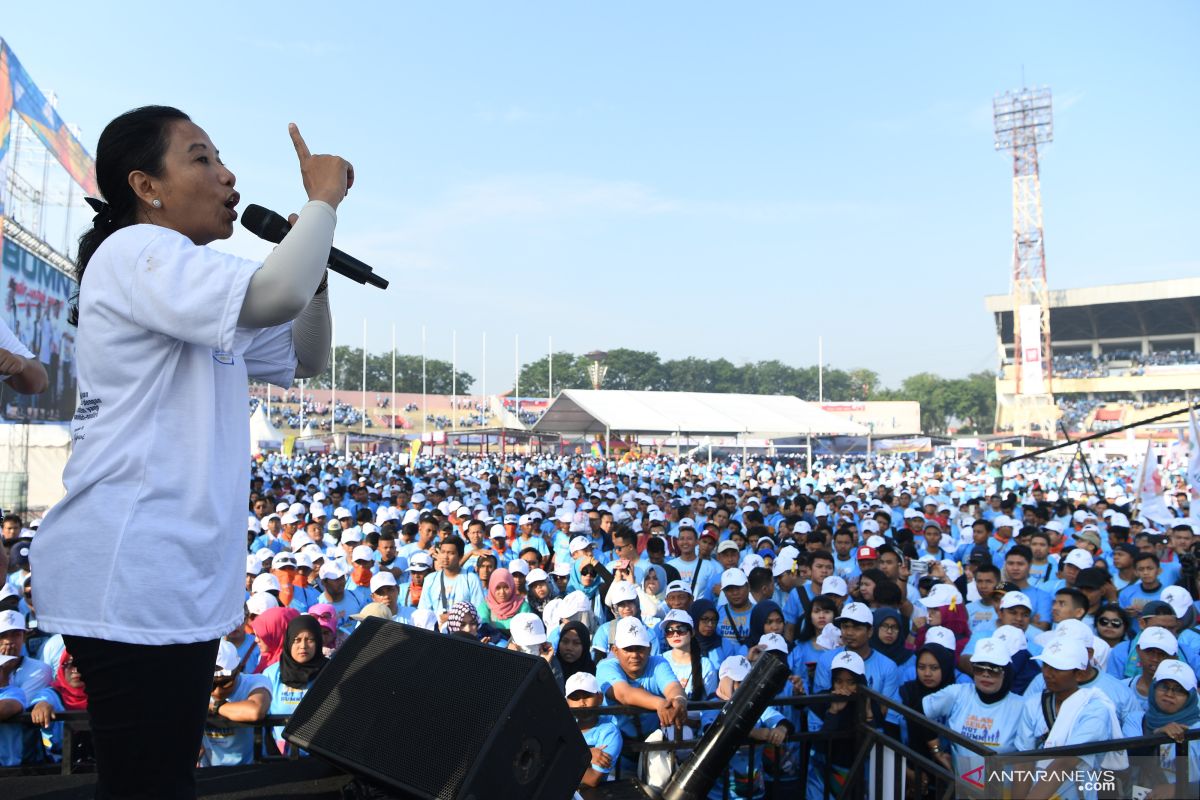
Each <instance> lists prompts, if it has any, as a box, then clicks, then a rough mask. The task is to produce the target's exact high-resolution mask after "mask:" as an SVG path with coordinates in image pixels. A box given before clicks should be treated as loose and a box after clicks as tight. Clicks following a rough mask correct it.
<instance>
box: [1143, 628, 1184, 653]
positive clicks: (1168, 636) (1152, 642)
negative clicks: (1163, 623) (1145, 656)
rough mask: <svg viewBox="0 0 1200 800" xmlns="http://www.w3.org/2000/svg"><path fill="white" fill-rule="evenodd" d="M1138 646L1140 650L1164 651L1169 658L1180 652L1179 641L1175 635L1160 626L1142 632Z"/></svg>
mask: <svg viewBox="0 0 1200 800" xmlns="http://www.w3.org/2000/svg"><path fill="white" fill-rule="evenodd" d="M1137 646H1138V649H1139V650H1149V649H1150V648H1154V649H1155V650H1162V651H1163V652H1164V653H1166V654H1167V655H1169V656H1173V655H1175V654H1176V653H1178V652H1179V640H1178V639H1176V638H1175V634H1173V633H1171V632H1170V631H1169V630H1167V629H1166V628H1163V627H1160V626H1158V625H1151V626H1150V627H1149V628H1146V630H1144V631H1142V633H1141V635H1140V636H1138V641H1137Z"/></svg>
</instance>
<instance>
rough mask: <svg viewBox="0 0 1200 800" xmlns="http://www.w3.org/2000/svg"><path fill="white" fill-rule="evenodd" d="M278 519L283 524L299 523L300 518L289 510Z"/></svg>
mask: <svg viewBox="0 0 1200 800" xmlns="http://www.w3.org/2000/svg"><path fill="white" fill-rule="evenodd" d="M279 521H280V522H282V523H283V524H284V525H299V524H300V518H299V517H297V516H296V515H295V514H293V513H292V512H291V511H289V512H287V513H286V514H284V515H283V517H282V518H281V519H280V520H279Z"/></svg>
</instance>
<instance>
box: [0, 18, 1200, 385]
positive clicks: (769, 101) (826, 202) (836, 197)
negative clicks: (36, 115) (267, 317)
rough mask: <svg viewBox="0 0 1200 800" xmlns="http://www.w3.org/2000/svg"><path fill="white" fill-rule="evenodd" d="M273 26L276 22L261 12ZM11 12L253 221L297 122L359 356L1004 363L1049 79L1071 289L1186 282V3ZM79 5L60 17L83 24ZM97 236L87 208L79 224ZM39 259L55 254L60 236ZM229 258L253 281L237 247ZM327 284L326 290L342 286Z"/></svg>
mask: <svg viewBox="0 0 1200 800" xmlns="http://www.w3.org/2000/svg"><path fill="white" fill-rule="evenodd" d="M255 6H257V7H255ZM343 6H344V8H342V9H341V10H339V11H337V12H332V11H331V10H330V5H329V4H328V3H320V4H318V3H307V2H291V3H287V4H283V3H269V4H268V3H261V4H249V3H241V4H234V3H225V2H213V3H207V4H199V5H197V4H187V5H183V4H163V3H124V2H123V3H121V4H120V8H121V13H114V12H113V11H112V10H110V9H109V8H107V7H105V6H103V5H97V4H96V3H94V2H90V3H79V4H66V5H64V4H52V5H51V6H47V5H45V4H32V3H26V4H19V5H13V6H12V7H10V8H6V9H5V14H4V19H3V22H2V23H0V36H3V37H4V38H5V39H6V40H7V41H8V43H9V44H10V46H11V47H12V48H13V49H14V51H15V52H16V53H17V55H18V57H19V58H20V59H21V60H22V63H23V64H24V66H25V67H26V69H27V70H28V71H29V72H30V74H31V75H32V76H33V78H34V80H35V81H37V82H38V84H39V85H40V86H41V88H42V89H43V90H44V91H46V92H50V91H54V92H56V93H57V95H58V100H59V111H60V113H61V114H62V116H63V117H64V118H65V119H67V120H68V121H70V122H73V123H75V124H78V125H79V126H80V127H81V128H82V132H83V140H84V141H85V143H87V145H88V146H89V147H94V143H95V140H96V137H97V136H98V135H99V132H100V130H101V129H102V128H103V126H104V124H105V123H106V122H107V121H108V120H109V119H111V118H112V117H113V116H115V115H116V114H118V113H120V112H122V111H124V110H126V109H128V108H130V107H133V106H137V105H143V104H146V103H165V104H170V105H176V106H178V107H180V108H182V109H184V110H185V111H187V112H188V113H189V114H191V115H192V117H193V118H194V119H195V120H196V121H197V122H198V123H199V124H200V125H201V126H203V127H204V128H206V130H207V131H208V132H209V134H210V135H211V136H212V138H213V140H214V141H215V142H216V144H217V146H218V147H219V148H220V149H221V151H222V156H223V158H224V159H225V161H226V163H228V164H229V165H230V166H231V168H232V169H233V170H234V171H235V172H236V173H237V175H238V188H239V190H241V192H242V195H243V197H244V202H247V203H249V202H257V203H260V204H263V205H266V206H268V207H273V208H276V209H277V210H279V211H287V210H294V209H295V208H297V207H299V206H300V205H301V204H302V203H303V201H304V195H303V190H302V188H301V185H300V180H299V176H298V170H297V166H296V161H295V156H294V152H293V150H292V149H291V145H290V143H289V141H288V137H287V130H286V125H287V123H288V122H289V121H293V120H294V121H296V122H297V123H298V124H299V125H300V128H301V130H302V132H303V133H304V134H305V136H306V138H307V139H308V142H309V144H310V146H311V147H312V148H313V151H314V152H317V151H325V152H336V153H338V154H340V155H344V156H346V157H347V158H349V159H350V160H351V161H352V162H353V163H354V165H355V169H356V172H357V175H358V182H357V184H356V186H355V188H354V190H353V192H352V193H351V196H350V198H349V199H348V200H347V201H346V202H345V204H344V205H343V206H342V209H341V212H340V214H339V217H340V219H339V224H338V236H337V244H338V246H339V247H341V248H342V249H344V250H347V251H349V252H351V253H353V254H354V255H356V256H358V257H359V258H361V259H363V260H365V261H367V262H369V263H371V264H373V265H374V267H375V269H376V271H377V272H380V273H382V274H384V275H385V276H386V277H388V278H389V279H391V280H392V281H393V288H392V289H391V290H389V291H388V292H386V293H380V292H378V290H374V289H370V288H367V287H359V286H358V285H356V284H350V283H347V282H344V281H342V282H341V283H335V284H334V290H335V293H334V304H333V307H334V313H335V317H336V324H337V339H338V341H339V343H345V344H352V345H358V344H360V343H361V341H362V320H363V318H364V316H365V317H366V318H367V320H368V337H369V347H370V348H371V349H373V350H385V349H387V348H389V347H390V343H391V330H392V325H393V323H394V324H395V326H396V336H397V340H398V349H399V350H400V351H401V352H419V350H420V341H421V338H420V336H421V334H420V330H421V326H422V325H425V326H426V329H427V337H428V352H429V354H430V355H431V356H437V357H443V358H449V357H450V339H451V331H452V330H457V334H458V356H459V364H460V366H461V367H462V368H465V369H467V370H469V371H470V372H472V373H473V374H474V375H475V376H476V378H477V379H478V378H479V377H480V373H481V370H482V355H481V337H482V334H483V333H484V332H485V331H486V333H487V342H488V352H487V380H488V386H489V387H490V388H492V389H494V390H499V389H501V388H502V387H501V384H502V383H504V384H505V385H507V384H508V383H510V382H511V378H512V374H513V365H514V353H513V339H514V335H517V334H519V336H520V340H521V360H522V361H526V360H529V359H530V358H532V357H533V356H534V355H535V354H536V353H544V352H545V349H546V343H547V337H548V336H553V337H554V347H555V349H556V350H558V349H564V350H572V351H575V352H585V351H587V350H591V349H594V348H605V349H611V348H615V347H632V348H637V349H652V350H657V351H658V352H659V353H660V355H662V356H663V357H664V358H670V357H682V356H688V355H696V356H701V357H709V358H716V357H725V358H728V359H730V360H733V361H735V362H740V361H745V360H758V359H767V358H778V359H781V360H783V361H786V362H789V363H792V364H797V365H807V364H812V363H815V362H816V358H817V337H818V336H819V335H820V336H823V337H824V348H825V360H826V363H828V364H831V365H834V366H838V367H844V368H850V367H860V366H861V367H867V368H870V369H874V370H876V371H878V372H879V373H880V374H881V375H882V377H883V379H884V381H885V383H888V384H890V385H895V384H897V383H898V382H899V380H900V379H902V378H903V377H904V376H906V375H909V374H912V373H915V372H919V371H933V372H937V373H940V374H942V375H945V376H957V375H963V374H966V373H968V372H972V371H976V370H980V369H990V368H994V366H995V363H996V354H995V347H994V333H993V329H992V323H991V320H990V318H989V317H988V315H987V314H986V312H985V310H984V306H983V297H984V295H986V294H997V293H1004V292H1006V291H1008V277H1009V274H1010V269H1011V262H1010V259H1011V252H1012V243H1011V188H1010V174H1011V160H1010V159H1009V158H1008V157H1007V156H1006V155H1003V154H1000V153H997V152H995V151H994V149H993V144H992V131H991V103H992V98H993V96H994V95H995V94H996V93H998V92H1001V91H1004V90H1007V89H1013V88H1019V87H1020V86H1021V85H1022V74H1023V75H1024V81H1025V83H1026V84H1027V85H1030V86H1034V85H1037V86H1042V85H1045V86H1049V87H1051V88H1052V90H1053V92H1054V117H1055V119H1054V122H1055V125H1054V133H1055V140H1054V143H1053V144H1051V145H1049V146H1048V147H1046V148H1045V149H1044V150H1043V154H1042V156H1043V157H1042V192H1043V202H1044V206H1045V225H1046V250H1047V262H1048V273H1049V280H1050V286H1051V288H1052V289H1053V288H1068V287H1075V286H1087V285H1094V284H1101V283H1119V282H1127V281H1134V280H1153V279H1163V278H1175V277H1186V276H1192V275H1195V274H1197V273H1198V272H1200V235H1198V231H1200V226H1197V224H1196V220H1197V219H1198V218H1200V199H1198V198H1200V193H1198V192H1197V190H1196V187H1197V186H1198V185H1200V156H1198V155H1197V152H1198V151H1197V148H1196V145H1195V143H1196V141H1197V140H1198V139H1200V136H1198V133H1200V131H1198V127H1200V126H1198V124H1197V123H1198V122H1200V48H1197V47H1196V46H1195V42H1196V41H1197V39H1198V34H1200V5H1198V4H1195V3H1188V2H1162V3H1147V4H1128V3H1096V2H1089V3H1067V2H1059V3H1053V4H1048V3H1035V2H1014V3H1008V4H1002V5H997V4H988V5H983V4H974V3H970V4H968V3H962V2H956V3H921V4H896V3H854V4H826V5H824V6H818V5H816V4H811V3H778V4H769V3H757V4H737V7H734V4H718V3H698V2H697V3H681V2H673V3H672V2H663V3H654V4H643V3H624V2H610V3H603V4H601V3H592V4H587V5H586V6H585V5H584V4H579V3H574V4H567V3H507V4H497V3H453V4H450V3H440V4H421V5H417V4H408V3H403V4H401V3H395V4H392V3H388V4H385V3H345V4H343ZM63 9H70V11H69V13H68V12H67V11H64V10H63ZM72 219H73V220H76V221H77V223H76V224H75V225H74V227H76V228H78V227H79V225H80V224H82V223H83V221H84V219H85V216H84V215H83V213H82V212H77V213H75V214H74V215H73V217H72ZM50 238H51V240H52V242H53V241H54V237H50ZM220 246H222V247H224V248H226V249H229V250H231V251H233V252H237V253H239V254H243V255H253V256H258V257H261V256H262V255H264V254H265V253H266V252H267V250H266V246H264V245H262V244H260V243H258V242H255V241H253V240H252V239H250V237H249V236H248V234H244V233H243V232H241V231H240V229H239V232H238V234H236V235H235V237H234V238H233V239H231V240H230V241H228V242H225V243H221V245H220ZM334 280H335V281H337V280H338V279H337V278H336V277H335V279H334Z"/></svg>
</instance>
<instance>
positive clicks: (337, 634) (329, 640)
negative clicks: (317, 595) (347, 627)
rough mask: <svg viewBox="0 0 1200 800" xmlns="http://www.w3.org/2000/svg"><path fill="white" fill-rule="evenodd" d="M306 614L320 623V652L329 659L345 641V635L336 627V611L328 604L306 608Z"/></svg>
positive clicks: (318, 604)
mask: <svg viewBox="0 0 1200 800" xmlns="http://www.w3.org/2000/svg"><path fill="white" fill-rule="evenodd" d="M308 613H309V614H310V615H311V616H313V617H315V618H316V620H317V622H319V623H321V652H322V653H324V654H325V657H326V658H329V657H330V656H332V655H333V654H334V653H336V652H337V650H338V648H339V647H341V646H342V644H343V643H345V641H346V634H345V632H344V631H342V630H341V629H339V628H338V626H337V609H336V608H334V607H333V606H331V605H329V604H328V603H317V604H316V605H312V606H309V607H308Z"/></svg>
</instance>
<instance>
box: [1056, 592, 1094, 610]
mask: <svg viewBox="0 0 1200 800" xmlns="http://www.w3.org/2000/svg"><path fill="white" fill-rule="evenodd" d="M1060 594H1062V595H1066V596H1067V597H1069V598H1071V603H1072V604H1073V605H1074V606H1075V607H1076V608H1080V609H1083V611H1085V612H1086V611H1087V610H1088V607H1089V606H1091V603H1089V602H1088V599H1087V595H1086V594H1084V593H1083V592H1081V591H1079V590H1078V589H1072V588H1071V587H1069V586H1064V587H1063V588H1061V589H1059V590H1058V591H1057V592H1055V593H1054V596H1055V597H1058V596H1059V595H1060Z"/></svg>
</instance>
